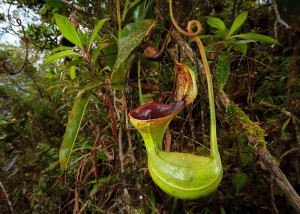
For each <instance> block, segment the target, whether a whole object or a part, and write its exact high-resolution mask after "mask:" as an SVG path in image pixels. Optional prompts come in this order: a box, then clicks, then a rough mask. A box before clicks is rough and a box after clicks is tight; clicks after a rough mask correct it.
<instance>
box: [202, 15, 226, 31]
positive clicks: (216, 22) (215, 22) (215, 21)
mask: <svg viewBox="0 0 300 214" xmlns="http://www.w3.org/2000/svg"><path fill="white" fill-rule="evenodd" d="M207 24H209V25H210V26H212V27H214V28H217V29H219V30H220V31H222V32H224V33H225V32H226V26H225V24H224V22H223V21H222V20H221V19H219V18H209V19H208V20H207Z"/></svg>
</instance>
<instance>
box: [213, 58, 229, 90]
mask: <svg viewBox="0 0 300 214" xmlns="http://www.w3.org/2000/svg"><path fill="white" fill-rule="evenodd" d="M216 72H217V80H218V82H219V86H220V88H221V89H222V88H223V87H224V85H225V84H226V82H227V79H228V77H229V75H230V67H229V62H228V59H227V57H220V58H219V60H218V62H217V65H216Z"/></svg>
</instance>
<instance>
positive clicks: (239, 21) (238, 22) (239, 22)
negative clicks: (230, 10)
mask: <svg viewBox="0 0 300 214" xmlns="http://www.w3.org/2000/svg"><path fill="white" fill-rule="evenodd" d="M247 16H248V12H247V11H244V12H242V13H241V14H240V15H239V16H238V17H236V19H235V20H234V22H233V24H232V26H231V28H230V30H229V33H228V37H229V36H231V35H232V34H233V33H234V32H235V31H236V30H237V29H238V28H239V27H241V25H242V24H243V23H244V22H245V21H246V19H247Z"/></svg>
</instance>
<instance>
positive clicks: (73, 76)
mask: <svg viewBox="0 0 300 214" xmlns="http://www.w3.org/2000/svg"><path fill="white" fill-rule="evenodd" d="M70 77H71V79H75V78H76V67H75V65H72V66H71V68H70Z"/></svg>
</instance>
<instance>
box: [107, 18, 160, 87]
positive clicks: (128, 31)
mask: <svg viewBox="0 0 300 214" xmlns="http://www.w3.org/2000/svg"><path fill="white" fill-rule="evenodd" d="M153 22H154V21H153V20H151V19H144V20H141V21H139V22H134V23H130V24H128V25H126V26H125V27H124V29H123V30H122V31H121V32H120V33H119V40H118V56H117V60H116V63H115V65H114V68H113V73H112V79H113V77H114V80H116V81H117V82H114V83H115V86H114V88H115V89H116V87H117V88H119V89H120V87H118V86H117V84H118V83H122V82H123V81H125V74H124V69H119V67H120V65H121V63H123V62H124V61H125V60H126V58H127V57H128V56H129V54H130V53H131V52H132V51H133V50H134V49H135V48H136V47H137V46H138V45H139V44H140V43H141V41H142V39H143V38H144V36H145V35H146V33H147V31H148V30H149V28H150V26H151V25H152V24H153ZM120 72H123V73H120Z"/></svg>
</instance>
